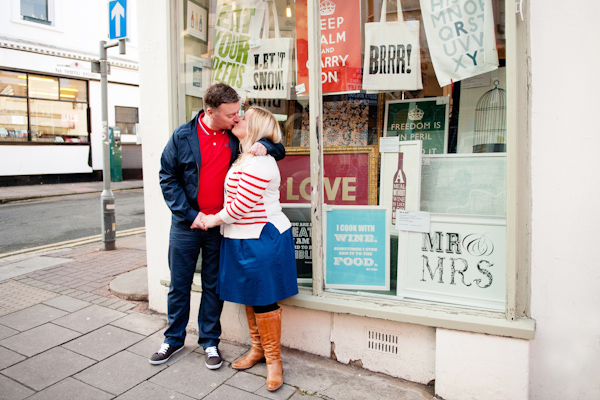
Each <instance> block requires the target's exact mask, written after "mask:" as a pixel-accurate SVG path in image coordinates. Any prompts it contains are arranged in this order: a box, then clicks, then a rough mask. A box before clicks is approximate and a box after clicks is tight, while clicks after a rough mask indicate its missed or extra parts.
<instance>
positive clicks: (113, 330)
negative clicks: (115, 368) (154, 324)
mask: <svg viewBox="0 0 600 400" xmlns="http://www.w3.org/2000/svg"><path fill="white" fill-rule="evenodd" d="M142 339H144V336H142V335H139V334H137V333H133V332H129V331H126V330H125V329H121V328H117V327H116V326H111V325H106V326H103V327H102V328H100V329H98V330H95V331H93V332H91V333H88V334H87V335H84V336H81V337H79V338H77V339H75V340H72V341H70V342H69V343H67V344H65V345H63V346H62V347H64V348H65V349H68V350H71V351H74V352H76V353H79V354H81V355H83V356H86V357H89V358H93V359H94V360H98V361H100V360H104V359H105V358H107V357H110V356H112V355H113V354H115V353H118V352H119V351H121V350H124V349H126V348H127V347H129V346H131V345H133V344H134V343H137V342H139V341H141V340H142ZM0 344H1V342H0Z"/></svg>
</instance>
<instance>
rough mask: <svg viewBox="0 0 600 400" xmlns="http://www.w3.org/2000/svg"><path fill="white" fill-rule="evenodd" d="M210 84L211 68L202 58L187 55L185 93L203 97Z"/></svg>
mask: <svg viewBox="0 0 600 400" xmlns="http://www.w3.org/2000/svg"><path fill="white" fill-rule="evenodd" d="M208 85H210V68H207V67H205V66H204V61H203V59H202V58H199V57H194V56H192V55H191V54H186V55H185V94H186V95H188V96H194V97H202V96H204V91H205V90H206V88H208Z"/></svg>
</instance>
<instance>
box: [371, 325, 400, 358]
mask: <svg viewBox="0 0 600 400" xmlns="http://www.w3.org/2000/svg"><path fill="white" fill-rule="evenodd" d="M367 343H368V346H367V347H368V349H369V350H373V351H377V352H380V353H385V354H393V355H398V335H393V334H390V333H385V332H378V331H375V330H372V329H367Z"/></svg>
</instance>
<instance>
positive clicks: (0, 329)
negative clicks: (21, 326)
mask: <svg viewBox="0 0 600 400" xmlns="http://www.w3.org/2000/svg"><path fill="white" fill-rule="evenodd" d="M17 333H19V331H18V330H16V329H12V328H9V327H8V326H4V325H0V340H2V339H6V338H7V337H10V336H12V335H16V334H17Z"/></svg>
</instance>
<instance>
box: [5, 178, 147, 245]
mask: <svg viewBox="0 0 600 400" xmlns="http://www.w3.org/2000/svg"><path fill="white" fill-rule="evenodd" d="M113 193H114V196H115V210H116V217H115V219H116V229H117V232H118V231H119V230H125V229H131V228H139V227H143V226H144V224H145V222H144V190H143V189H134V190H120V191H115V192H113ZM101 214H102V210H101V208H100V193H91V194H80V195H71V196H61V197H48V198H44V199H37V200H28V201H19V202H12V203H6V204H0V254H2V253H8V252H11V251H16V250H21V249H25V248H31V247H37V246H42V245H47V244H52V243H58V242H63V241H66V240H73V239H79V238H84V237H88V236H93V235H100V234H102V219H101V218H102V215H101Z"/></svg>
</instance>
